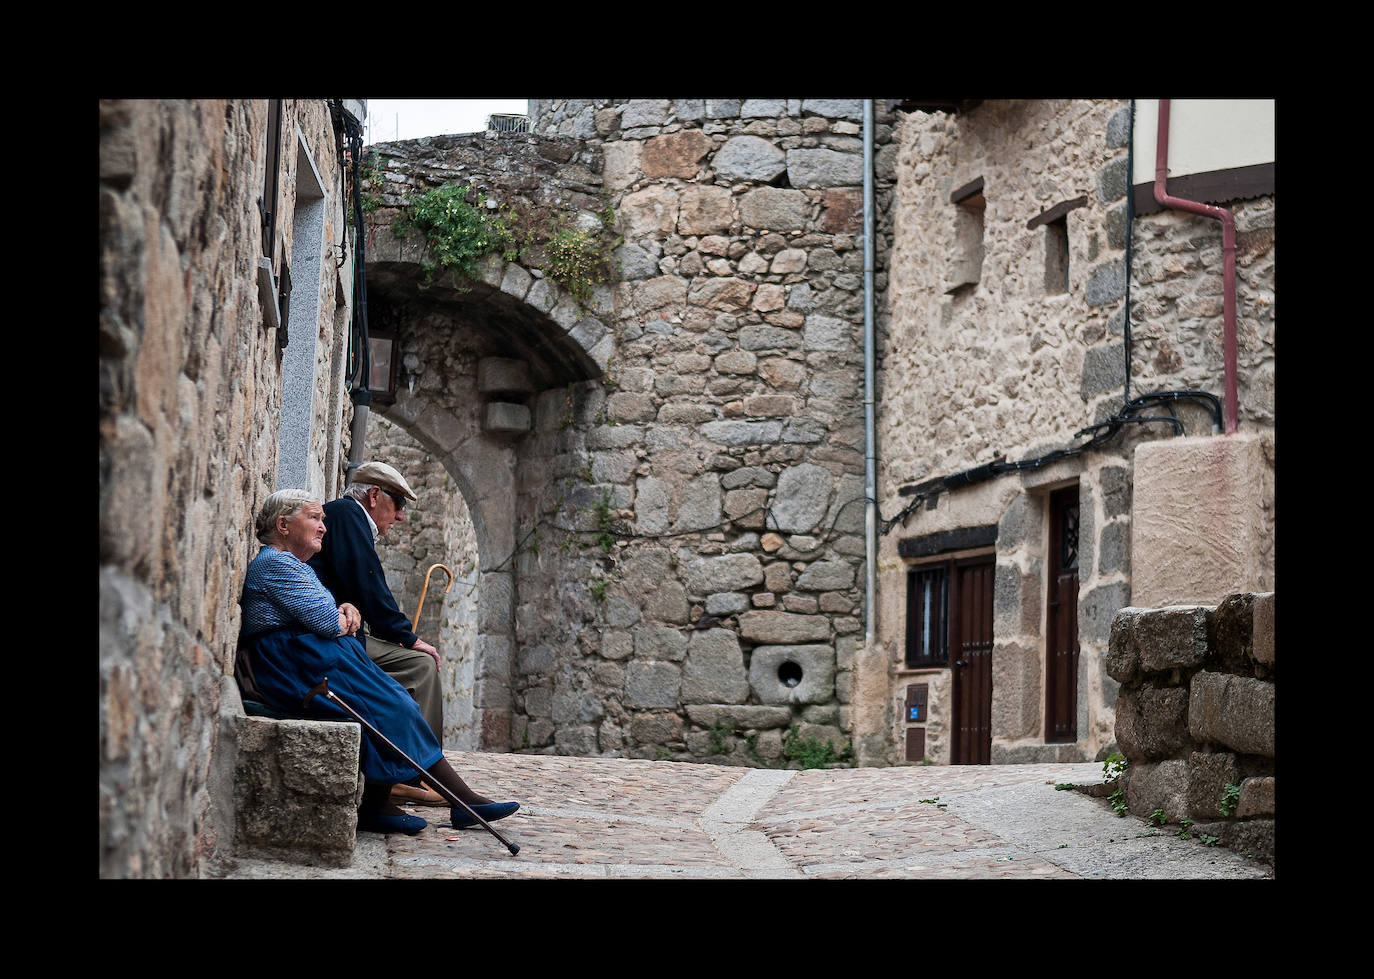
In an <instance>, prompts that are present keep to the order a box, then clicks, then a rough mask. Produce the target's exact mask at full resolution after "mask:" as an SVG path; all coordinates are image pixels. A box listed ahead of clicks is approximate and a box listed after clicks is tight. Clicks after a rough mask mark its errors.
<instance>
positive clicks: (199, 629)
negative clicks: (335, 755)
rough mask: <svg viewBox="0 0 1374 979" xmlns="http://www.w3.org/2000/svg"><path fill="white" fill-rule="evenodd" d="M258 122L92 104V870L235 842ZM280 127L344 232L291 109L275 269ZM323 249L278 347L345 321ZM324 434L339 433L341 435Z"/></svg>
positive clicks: (260, 452)
mask: <svg viewBox="0 0 1374 979" xmlns="http://www.w3.org/2000/svg"><path fill="white" fill-rule="evenodd" d="M266 121H267V103H266V102H265V101H262V100H252V101H246V100H168V101H144V100H128V101H125V100H104V101H102V102H101V103H100V536H99V541H100V545H99V549H100V838H101V843H100V873H101V876H108V877H171V876H193V875H195V874H196V873H197V872H198V871H200V870H201V869H202V868H203V867H204V866H205V865H206V864H207V862H209V861H213V860H214V859H217V858H218V857H219V856H222V855H223V854H224V853H225V852H226V850H227V848H228V847H227V844H228V842H229V840H231V839H232V836H233V815H232V802H231V801H230V799H229V798H228V795H229V793H231V791H232V772H230V773H229V775H228V776H226V777H223V778H218V780H217V775H216V773H217V772H219V773H221V774H223V772H222V767H217V765H216V762H215V756H216V754H217V752H220V751H221V750H222V749H223V747H224V745H223V744H222V741H223V739H222V738H221V737H220V727H219V714H220V709H221V700H220V697H221V693H220V691H221V683H222V681H223V680H224V678H225V676H226V674H228V673H229V672H231V670H232V660H233V652H234V646H235V642H236V639H237V635H238V620H239V610H238V605H237V602H238V596H239V592H240V589H241V586H242V581H243V573H244V569H245V567H246V566H247V563H248V561H249V559H250V558H251V556H252V554H253V553H255V551H256V544H255V541H254V539H253V534H252V523H253V515H254V513H255V511H256V509H257V507H258V506H259V505H260V504H261V503H262V501H263V500H264V499H265V498H266V496H267V495H268V494H269V493H271V492H272V491H273V490H274V489H275V488H276V486H275V482H276V468H277V418H278V416H279V414H280V410H281V397H282V394H281V384H282V377H281V368H280V352H279V350H278V343H277V331H276V330H275V329H269V328H267V327H266V325H265V323H264V313H263V307H262V304H261V303H260V301H259V292H258V269H257V266H258V260H259V258H261V257H262V256H263V255H264V254H265V253H266V252H267V251H268V250H269V249H268V248H265V247H264V243H263V241H262V232H261V227H260V223H259V221H260V219H259V215H258V209H257V207H256V206H255V204H254V202H255V201H256V200H257V199H258V198H259V197H261V196H262V194H263V175H264V169H265V164H264V147H265V144H266V137H265V133H266ZM297 131H299V132H300V133H301V134H302V136H303V138H304V139H305V141H306V143H307V145H308V146H309V147H310V151H311V153H312V154H313V156H314V160H315V164H316V166H317V168H318V169H319V172H320V174H321V177H322V179H323V182H324V184H325V188H324V189H325V193H326V198H325V202H326V208H325V229H324V240H325V241H326V242H328V243H330V244H331V245H332V244H333V243H336V242H337V241H338V240H339V238H340V237H341V233H342V228H341V226H340V221H341V207H340V204H339V199H338V186H339V179H338V172H339V165H340V163H339V160H338V156H337V152H336V141H335V135H334V132H333V128H332V125H331V121H330V116H329V112H328V109H327V107H326V106H325V105H324V103H322V102H316V101H304V100H301V101H297V100H286V101H285V102H284V105H283V120H282V132H283V133H284V134H287V135H286V136H285V137H284V138H283V151H282V154H281V171H280V179H279V188H280V194H279V198H278V202H277V209H278V213H279V214H280V215H286V216H287V217H286V218H285V219H279V220H278V222H277V227H278V229H279V232H280V233H281V235H282V238H281V241H280V244H279V247H278V271H280V263H282V262H290V261H291V259H292V257H293V251H292V249H293V241H292V227H291V221H290V219H289V216H290V215H291V214H292V212H293V210H294V207H295V184H296V181H295V176H296V167H297V152H296V141H295V134H296V133H297ZM331 254H332V252H331V253H330V254H322V255H320V256H318V265H319V267H321V268H327V272H328V274H327V275H324V274H322V275H321V277H320V280H319V282H318V284H317V283H316V282H314V281H309V280H308V279H307V280H304V281H303V280H302V279H301V278H297V279H296V281H295V288H296V289H314V288H317V287H318V288H319V289H320V290H321V293H320V294H321V299H322V301H321V302H320V322H319V323H318V324H310V323H305V324H292V327H293V330H294V331H297V332H293V333H292V340H293V342H296V338H297V337H300V338H301V339H300V341H299V342H302V343H309V342H311V340H312V338H313V339H319V338H321V337H322V338H323V340H324V341H325V342H326V348H327V349H332V347H333V341H334V337H333V330H334V328H335V324H336V323H337V322H338V313H337V312H336V310H337V308H338V307H339V306H343V307H344V308H345V315H344V316H343V322H344V323H345V325H346V323H347V315H346V304H347V302H348V289H347V285H346V283H347V282H349V281H351V266H350V265H348V264H345V266H344V267H343V268H342V269H340V270H338V271H337V273H336V270H335V268H334V265H335V262H334V260H332V259H331V257H330V256H331ZM292 264H293V265H295V264H297V263H295V262H292ZM307 264H308V263H307ZM340 283H343V288H342V290H341V291H336V290H337V289H338V285H339V284H340ZM319 431H321V432H322V433H325V434H322V435H321V436H320V437H321V439H322V440H330V439H332V440H333V443H334V444H335V445H336V446H337V443H338V439H339V434H338V431H337V426H335V425H333V424H331V425H328V426H321V428H320V429H319ZM334 454H335V456H336V457H337V448H335V449H334ZM328 455H329V449H327V448H324V449H322V450H321V451H320V452H319V453H317V456H316V457H317V459H324V458H325V457H327V456H328Z"/></svg>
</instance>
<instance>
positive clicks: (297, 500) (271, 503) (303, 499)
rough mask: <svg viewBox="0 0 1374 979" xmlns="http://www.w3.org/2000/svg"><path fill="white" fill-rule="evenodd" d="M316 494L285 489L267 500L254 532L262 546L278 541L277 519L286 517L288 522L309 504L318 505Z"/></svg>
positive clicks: (259, 513) (260, 512)
mask: <svg viewBox="0 0 1374 979" xmlns="http://www.w3.org/2000/svg"><path fill="white" fill-rule="evenodd" d="M317 502H319V501H318V500H316V499H315V494H313V493H311V492H310V491H309V490H303V489H284V490H277V491H276V492H275V493H273V494H272V495H271V496H269V497H268V498H267V502H266V503H264V504H263V505H262V509H261V510H259V511H258V519H257V522H256V524H255V525H254V528H253V529H254V531H255V532H256V533H257V535H258V541H259V542H260V543H262V544H270V543H272V541H274V540H276V539H277V518H278V517H285V518H286V519H287V520H288V521H290V520H291V519H292V518H294V517H295V516H296V514H298V513H300V511H301V507H303V506H305V505H306V504H307V503H317Z"/></svg>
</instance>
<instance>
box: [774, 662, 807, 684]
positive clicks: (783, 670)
mask: <svg viewBox="0 0 1374 979" xmlns="http://www.w3.org/2000/svg"><path fill="white" fill-rule="evenodd" d="M778 679H779V680H780V681H781V682H782V685H783V686H784V687H795V686H796V685H797V684H799V683H801V681H802V668H801V667H800V666H798V665H797V664H796V663H793V662H792V661H791V660H788V661H787V662H785V663H783V664H781V665H780V666H779V667H778Z"/></svg>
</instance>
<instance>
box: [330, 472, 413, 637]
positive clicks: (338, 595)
mask: <svg viewBox="0 0 1374 979" xmlns="http://www.w3.org/2000/svg"><path fill="white" fill-rule="evenodd" d="M308 563H309V564H310V566H311V567H312V568H314V569H315V574H316V575H318V576H319V579H320V581H321V582H323V583H324V586H325V587H326V588H328V589H329V592H330V594H332V595H333V596H334V601H336V602H339V603H340V604H342V603H343V602H349V603H350V604H352V605H355V606H357V609H358V611H359V612H361V613H362V616H363V621H364V622H366V623H367V631H368V632H369V633H371V634H372V635H373V636H375V637H376V638H378V639H384V640H386V641H387V642H394V643H396V644H398V645H401V646H405V647H406V648H407V649H408V648H410V647H411V646H413V645H414V644H415V640H416V639H418V638H419V637H418V636H416V635H415V633H413V632H411V631H410V620H409V619H407V618H406V617H405V615H404V614H402V612H401V610H400V609H399V608H397V606H396V599H395V598H393V597H392V595H391V589H390V588H389V587H387V583H386V574H385V573H384V572H383V571H382V562H381V561H380V560H378V558H377V548H376V547H375V546H374V545H373V543H372V528H371V527H369V526H368V523H367V514H366V513H364V512H363V508H362V507H361V506H359V505H358V503H356V502H355V501H354V500H353V499H351V498H350V497H343V498H342V499H338V500H332V501H331V502H329V503H326V504H325V505H324V548H323V549H322V550H321V551H320V553H318V554H316V555H315V556H314V557H312V558H311V559H310V561H309V562H308Z"/></svg>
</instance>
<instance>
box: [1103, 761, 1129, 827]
mask: <svg viewBox="0 0 1374 979" xmlns="http://www.w3.org/2000/svg"><path fill="white" fill-rule="evenodd" d="M1130 767H1131V763H1130V762H1129V761H1128V760H1127V759H1126V756H1125V755H1123V754H1122V753H1121V752H1119V751H1113V752H1112V753H1111V754H1110V755H1108V756H1107V757H1106V759H1104V760H1103V762H1102V781H1103V782H1106V783H1107V784H1108V785H1111V784H1113V783H1115V785H1116V791H1114V792H1113V793H1112V794H1111V795H1109V796H1107V801H1108V802H1110V803H1111V804H1112V811H1113V812H1115V813H1116V814H1117V815H1118V816H1121V817H1123V818H1124V817H1125V815H1126V813H1127V811H1128V809H1127V806H1126V786H1125V785H1123V784H1122V783H1121V776H1122V775H1123V774H1125V772H1126V769H1128V768H1130Z"/></svg>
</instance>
